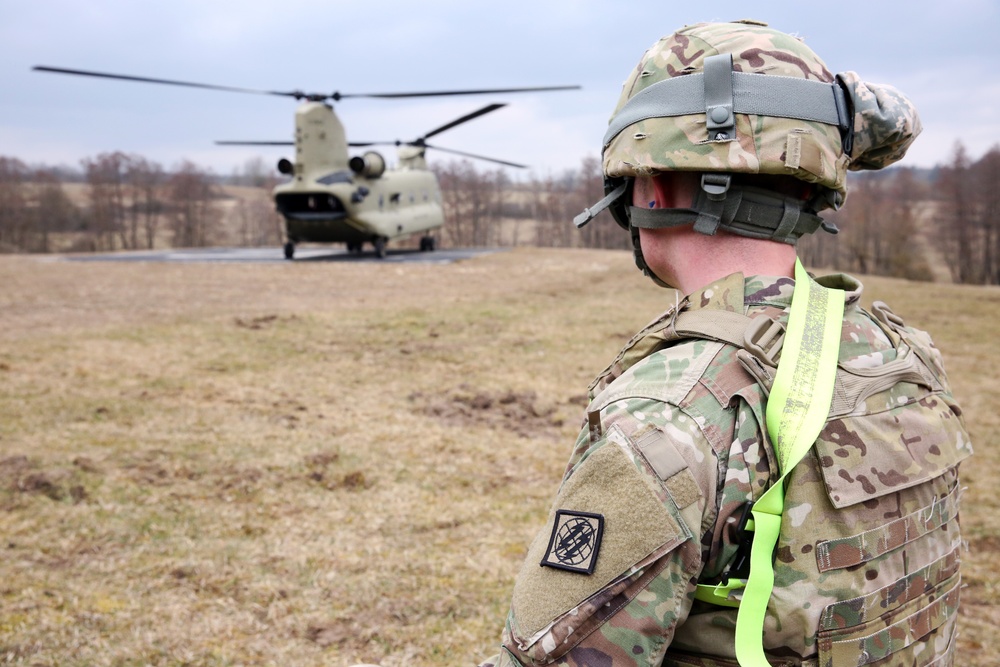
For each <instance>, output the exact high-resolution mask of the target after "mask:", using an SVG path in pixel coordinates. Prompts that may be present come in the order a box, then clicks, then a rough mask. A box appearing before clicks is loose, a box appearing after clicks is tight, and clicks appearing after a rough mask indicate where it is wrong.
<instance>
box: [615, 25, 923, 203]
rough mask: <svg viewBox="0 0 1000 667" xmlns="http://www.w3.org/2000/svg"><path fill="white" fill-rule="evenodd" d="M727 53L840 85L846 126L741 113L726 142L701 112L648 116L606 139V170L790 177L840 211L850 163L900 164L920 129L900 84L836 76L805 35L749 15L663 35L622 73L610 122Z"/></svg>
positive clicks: (739, 66) (767, 68)
mask: <svg viewBox="0 0 1000 667" xmlns="http://www.w3.org/2000/svg"><path fill="white" fill-rule="evenodd" d="M725 53H729V54H732V69H733V71H734V72H742V73H748V74H761V75H768V76H780V77H791V78H796V79H806V80H811V81H817V82H821V83H834V82H836V83H838V84H839V86H840V87H841V88H842V89H843V90H844V96H845V98H846V100H847V104H848V105H849V113H852V114H853V117H849V118H848V119H847V120H846V121H845V125H846V126H847V127H846V128H845V129H846V132H844V133H842V132H841V128H839V127H838V126H837V125H831V124H827V123H824V122H818V121H811V120H801V119H796V118H784V117H777V116H771V115H755V114H747V113H735V114H734V116H735V136H734V137H730V138H728V140H721V141H720V140H717V139H716V138H713V137H712V136H710V134H709V132H708V131H707V128H706V115H705V113H696V114H690V115H680V116H668V117H652V118H646V119H643V120H640V121H638V122H635V123H632V124H631V125H629V126H627V127H626V128H624V129H623V130H622V131H620V132H618V134H617V135H615V136H613V137H611V138H610V139H609V140H608V141H607V143H606V145H605V146H604V153H603V169H604V174H605V176H607V177H609V178H612V179H615V178H622V177H633V176H648V175H652V174H655V173H659V172H665V171H697V172H729V173H745V174H778V175H786V176H792V177H795V178H797V179H800V180H803V181H807V182H809V183H815V184H818V185H820V186H822V187H823V188H825V189H827V190H828V191H829V195H831V196H830V197H828V199H829V203H830V205H833V206H835V207H836V206H839V204H840V203H841V202H843V200H844V198H845V197H846V194H847V184H846V172H847V170H848V169H880V168H882V167H885V166H887V165H889V164H891V163H892V162H895V161H896V160H899V159H900V158H901V157H902V156H903V154H904V153H905V152H906V149H907V148H908V147H909V145H910V144H911V143H912V141H913V140H914V139H915V138H916V136H917V134H919V132H920V129H921V127H920V120H919V118H918V116H917V112H916V109H915V108H914V107H913V105H912V104H911V103H910V101H909V100H908V99H907V98H906V97H905V96H903V95H902V94H901V93H900V92H899V91H897V90H896V89H894V88H892V87H891V86H884V85H878V84H868V83H865V82H863V81H862V80H861V79H860V78H859V77H858V75H856V74H854V73H853V72H848V73H846V74H843V75H837V76H836V77H835V76H834V75H833V74H832V73H831V72H830V71H829V69H827V67H826V65H825V64H824V62H823V61H822V60H821V59H820V58H819V56H817V55H816V54H815V53H814V52H813V51H812V50H811V49H810V48H809V47H807V46H806V45H805V43H804V42H803V41H802V40H801V39H799V38H797V37H794V36H791V35H787V34H785V33H782V32H779V31H777V30H773V29H771V28H768V27H767V25H766V24H764V23H760V22H757V21H749V20H745V21H737V22H733V23H699V24H696V25H692V26H687V27H685V28H683V29H681V30H679V31H677V32H675V33H673V34H672V35H668V36H667V37H664V38H662V39H661V40H659V41H658V42H657V43H656V44H654V45H653V46H652V47H651V48H650V49H648V50H647V51H646V53H645V54H644V56H643V58H642V60H641V61H640V62H639V64H638V66H637V67H636V68H635V70H634V71H633V72H632V73H631V75H630V76H629V77H628V79H626V81H625V83H624V85H623V88H622V94H621V97H620V99H619V101H618V104H617V106H616V108H615V112H614V114H613V115H612V119H614V117H615V116H617V115H618V113H619V111H621V109H622V107H624V106H625V104H626V103H627V102H628V101H629V100H630V99H631V98H633V97H635V95H636V94H637V93H639V92H640V91H642V90H645V89H646V88H649V86H651V85H653V84H654V83H657V82H659V81H663V80H665V79H672V78H675V77H682V76H685V75H689V74H693V73H697V72H701V71H702V70H703V69H704V63H705V59H706V58H708V57H710V56H714V55H719V54H725ZM845 149H846V150H845Z"/></svg>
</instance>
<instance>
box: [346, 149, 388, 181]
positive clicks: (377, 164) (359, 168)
mask: <svg viewBox="0 0 1000 667" xmlns="http://www.w3.org/2000/svg"><path fill="white" fill-rule="evenodd" d="M349 164H350V167H351V171H353V172H354V173H355V174H357V175H359V176H364V177H365V178H378V177H379V176H381V175H382V174H384V173H385V158H383V157H382V156H381V155H380V154H379V153H376V152H375V151H368V152H366V153H365V154H364V155H355V156H354V157H352V158H351V161H350V163H349Z"/></svg>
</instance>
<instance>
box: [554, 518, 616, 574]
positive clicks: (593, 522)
mask: <svg viewBox="0 0 1000 667" xmlns="http://www.w3.org/2000/svg"><path fill="white" fill-rule="evenodd" d="M603 534H604V517H603V516H602V515H600V514H592V513H590V512H573V511H570V510H557V511H556V518H555V521H554V522H553V524H552V534H551V535H550V536H549V548H548V549H547V550H546V551H545V558H543V559H542V562H541V563H540V565H542V566H545V567H554V568H558V569H560V570H567V571H569V572H579V573H580V574H593V573H594V567H595V566H596V565H597V555H598V552H599V551H600V550H601V538H602V537H603Z"/></svg>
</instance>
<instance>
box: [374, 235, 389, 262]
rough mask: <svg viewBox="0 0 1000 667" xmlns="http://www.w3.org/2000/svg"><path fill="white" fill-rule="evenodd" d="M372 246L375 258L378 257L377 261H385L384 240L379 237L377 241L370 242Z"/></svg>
mask: <svg viewBox="0 0 1000 667" xmlns="http://www.w3.org/2000/svg"><path fill="white" fill-rule="evenodd" d="M372 245H374V246H375V256H376V257H378V258H379V259H385V256H386V254H387V253H386V250H385V238H383V237H381V236H380V237H378V238H377V239H375V240H374V241H372Z"/></svg>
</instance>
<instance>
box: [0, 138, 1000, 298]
mask: <svg viewBox="0 0 1000 667" xmlns="http://www.w3.org/2000/svg"><path fill="white" fill-rule="evenodd" d="M433 170H434V172H435V173H436V175H437V178H438V181H439V183H440V186H441V191H442V207H443V209H444V216H445V225H444V227H443V228H442V229H440V230H439V231H438V232H437V233H438V235H439V237H440V238H439V243H440V245H441V247H462V246H519V245H531V246H544V247H589V248H608V249H630V248H631V238H630V236H629V234H628V233H626V232H625V231H623V230H622V229H621V228H620V227H619V226H618V225H617V224H616V223H615V222H614V220H613V219H612V218H611V216H610V214H609V213H607V212H606V211H605V212H603V213H601V214H599V215H598V216H597V218H596V219H595V220H594V221H592V222H591V223H590V224H589V225H587V226H586V227H584V228H583V229H582V230H578V229H576V227H575V226H574V225H573V224H572V219H573V217H574V216H575V215H576V214H577V213H579V212H581V211H582V210H583V209H584V208H586V207H588V206H591V205H592V204H594V203H595V202H596V201H598V200H599V199H600V198H601V197H602V196H603V195H604V187H603V180H602V177H601V165H600V161H599V160H598V159H597V158H595V157H586V158H584V159H583V160H582V161H581V163H580V166H579V167H578V168H577V169H569V170H565V171H564V172H562V173H560V174H558V175H546V176H539V175H537V174H534V173H532V174H531V175H529V176H528V177H526V178H521V179H519V180H515V179H513V178H512V177H511V176H510V174H509V173H508V171H507V170H504V169H481V168H477V167H476V166H475V165H474V164H473V163H472V162H469V161H468V160H464V161H452V162H448V163H443V164H438V165H435V166H434V167H433ZM276 183H277V180H276V178H275V174H273V173H272V172H270V171H269V170H268V169H266V168H265V167H264V166H263V161H262V160H261V159H260V158H254V159H253V160H250V161H248V162H247V163H246V164H245V165H244V167H243V168H242V169H241V170H237V171H236V172H234V173H233V174H232V175H230V176H228V177H225V178H222V177H218V176H216V175H215V174H213V173H212V172H211V171H209V170H205V169H202V168H200V167H199V166H197V165H195V164H194V163H191V162H184V163H182V164H180V165H178V166H177V167H175V168H174V169H173V170H171V171H169V172H168V171H167V170H165V169H164V168H163V167H162V165H159V164H157V163H155V162H151V161H149V160H147V159H145V158H143V157H141V156H137V155H127V154H124V153H120V152H114V153H103V154H100V155H98V156H96V157H94V158H88V159H85V160H83V161H82V162H81V165H80V169H79V171H72V170H69V171H68V170H65V169H61V170H60V169H54V168H48V167H28V166H27V165H26V164H25V163H23V162H22V161H20V160H18V159H17V158H12V157H3V156H0V252H66V251H72V252H88V251H109V250H119V249H125V250H136V249H153V248H159V247H198V246H208V245H216V244H231V245H243V246H270V245H277V244H280V243H281V242H282V241H283V233H282V229H283V227H282V222H281V219H280V217H279V216H278V214H277V213H276V212H275V210H274V206H273V203H272V202H271V200H270V195H269V193H270V189H271V188H272V187H273V186H274V185H275V184H276ZM73 184H75V187H76V188H77V191H78V196H77V197H76V198H72V197H70V196H69V195H68V194H67V188H68V187H73ZM224 184H229V185H243V186H246V188H247V189H248V191H249V192H250V193H251V194H250V196H239V197H233V196H230V195H226V194H225V192H224V191H223V185H224ZM849 186H850V194H849V196H848V199H847V203H846V204H845V205H844V206H843V207H842V208H841V209H840V210H839V211H836V212H831V211H827V212H825V213H824V214H823V217H824V218H825V219H827V220H828V221H830V222H833V223H834V224H835V225H836V226H837V227H838V228H839V233H838V234H836V235H835V236H834V235H831V234H827V233H823V232H818V233H816V234H813V235H811V236H809V237H805V238H803V239H802V240H801V241H800V242H799V254H800V256H801V257H802V260H803V262H804V263H806V264H807V265H809V266H817V267H828V268H836V269H838V270H843V271H848V272H854V273H861V274H875V275H886V276H896V277H902V278H908V279H911V280H951V281H955V282H960V283H974V284H1000V146H994V147H993V148H992V149H990V150H989V151H988V152H987V153H986V154H985V155H983V156H982V157H981V158H980V159H978V160H975V161H973V160H971V159H970V158H969V157H968V153H967V151H966V149H965V147H964V146H963V145H962V144H961V143H957V144H956V145H955V148H954V150H953V153H952V155H951V157H950V158H949V161H948V162H947V163H946V164H944V165H942V166H939V167H937V168H935V169H933V170H915V169H909V168H899V167H897V168H891V169H888V170H886V171H884V172H865V173H851V174H850V175H849ZM80 190H82V192H83V196H82V197H81V196H80V195H79V191H80Z"/></svg>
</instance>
